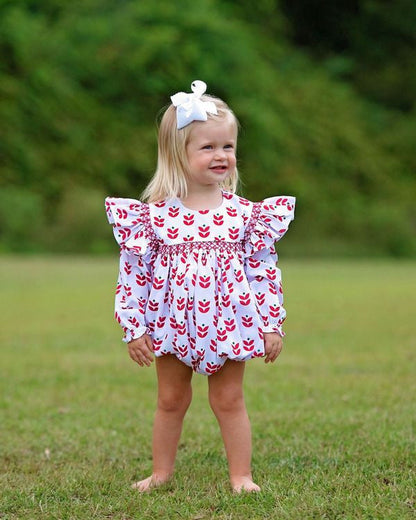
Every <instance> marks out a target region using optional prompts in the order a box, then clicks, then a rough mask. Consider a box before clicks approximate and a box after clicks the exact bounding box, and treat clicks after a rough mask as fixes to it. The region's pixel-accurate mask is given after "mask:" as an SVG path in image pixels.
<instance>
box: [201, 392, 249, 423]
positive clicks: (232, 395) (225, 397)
mask: <svg viewBox="0 0 416 520" xmlns="http://www.w3.org/2000/svg"><path fill="white" fill-rule="evenodd" d="M209 404H210V406H211V408H212V411H213V412H214V414H215V415H216V416H218V415H223V414H230V413H235V412H240V411H241V410H244V409H245V404H244V395H243V390H242V388H241V387H237V388H234V389H227V390H224V391H218V389H217V390H216V391H215V392H210V393H209Z"/></svg>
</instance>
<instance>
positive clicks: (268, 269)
mask: <svg viewBox="0 0 416 520" xmlns="http://www.w3.org/2000/svg"><path fill="white" fill-rule="evenodd" d="M276 263H277V254H276V251H275V249H274V247H271V248H269V249H267V248H265V249H261V250H260V251H256V252H255V253H254V254H253V255H252V256H250V257H248V258H247V259H246V260H245V272H246V276H247V280H248V282H249V284H250V287H251V290H252V292H253V294H254V296H255V298H256V304H257V309H258V312H259V314H260V315H261V318H262V320H263V325H264V328H263V332H278V333H279V334H280V335H281V336H282V337H283V336H284V332H283V330H282V325H283V322H284V321H285V319H286V311H285V309H284V307H283V289H282V275H281V271H280V269H279V268H278V267H277V266H276Z"/></svg>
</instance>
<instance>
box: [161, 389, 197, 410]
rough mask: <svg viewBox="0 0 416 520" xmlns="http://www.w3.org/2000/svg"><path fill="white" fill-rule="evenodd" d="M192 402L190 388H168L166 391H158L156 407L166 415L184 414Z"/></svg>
mask: <svg viewBox="0 0 416 520" xmlns="http://www.w3.org/2000/svg"><path fill="white" fill-rule="evenodd" d="M191 401H192V388H191V386H190V385H189V387H188V388H186V389H183V388H173V389H172V388H170V389H168V390H166V391H159V393H158V399H157V406H158V408H159V410H162V411H163V412H168V413H182V414H185V412H186V411H187V409H188V408H189V405H190V404H191Z"/></svg>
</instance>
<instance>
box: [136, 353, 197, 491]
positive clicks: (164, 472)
mask: <svg viewBox="0 0 416 520" xmlns="http://www.w3.org/2000/svg"><path fill="white" fill-rule="evenodd" d="M156 370H157V378H158V400H157V409H156V415H155V421H154V425H153V472H152V474H151V475H150V477H148V478H146V479H144V480H141V481H139V482H136V483H135V484H133V486H132V487H133V488H135V489H137V490H139V491H141V492H143V491H148V490H150V489H151V488H152V487H155V486H158V485H161V484H163V483H164V482H167V481H168V480H169V479H170V477H171V476H172V474H173V471H174V466H175V458H176V452H177V448H178V443H179V438H180V435H181V432H182V424H183V418H184V417H185V413H186V411H187V409H188V407H189V405H190V403H191V400H192V387H191V380H192V369H191V368H189V367H188V366H186V365H185V364H184V363H182V362H181V361H179V360H178V359H177V358H176V356H173V355H167V356H163V357H160V358H156Z"/></svg>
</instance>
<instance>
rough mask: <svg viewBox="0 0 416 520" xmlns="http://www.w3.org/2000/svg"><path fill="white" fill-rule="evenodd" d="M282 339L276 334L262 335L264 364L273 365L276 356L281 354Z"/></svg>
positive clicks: (267, 333) (266, 333)
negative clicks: (264, 355)
mask: <svg viewBox="0 0 416 520" xmlns="http://www.w3.org/2000/svg"><path fill="white" fill-rule="evenodd" d="M282 348H283V339H282V336H281V335H280V334H278V333H277V332H265V333H264V352H265V354H266V359H265V360H264V362H265V363H273V362H274V361H276V359H277V356H278V355H279V354H280V352H282Z"/></svg>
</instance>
